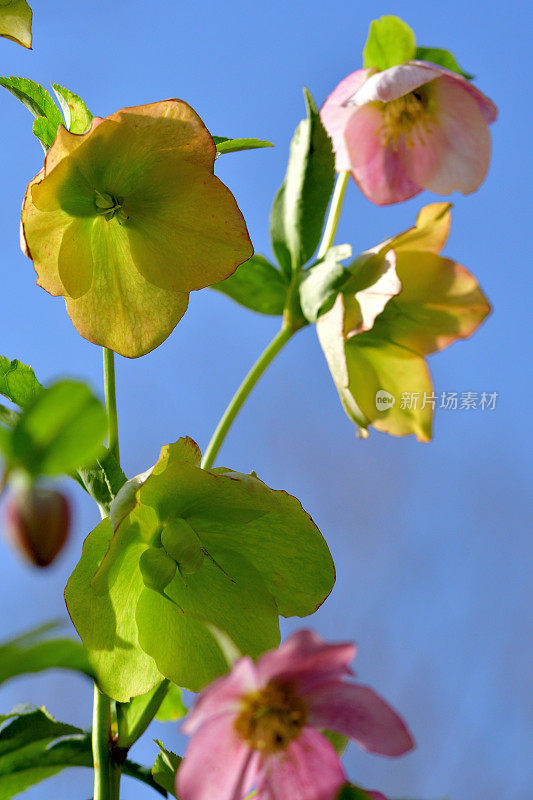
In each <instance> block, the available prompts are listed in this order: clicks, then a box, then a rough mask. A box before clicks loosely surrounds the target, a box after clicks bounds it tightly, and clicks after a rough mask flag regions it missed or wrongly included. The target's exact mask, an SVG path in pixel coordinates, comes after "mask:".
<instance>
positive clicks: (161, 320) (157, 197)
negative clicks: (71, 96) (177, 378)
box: [21, 100, 253, 358]
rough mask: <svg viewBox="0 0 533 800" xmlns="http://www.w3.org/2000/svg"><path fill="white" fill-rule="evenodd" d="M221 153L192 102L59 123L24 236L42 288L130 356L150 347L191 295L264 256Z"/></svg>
mask: <svg viewBox="0 0 533 800" xmlns="http://www.w3.org/2000/svg"><path fill="white" fill-rule="evenodd" d="M215 155H216V148H215V144H214V142H213V139H212V137H211V135H210V134H209V132H208V131H207V129H206V127H205V125H204V124H203V122H202V120H201V119H200V117H199V116H198V115H197V114H196V112H195V111H193V109H192V108H191V107H190V106H189V105H187V103H184V102H183V101H181V100H165V101H162V102H159V103H151V104H149V105H145V106H136V107H132V108H124V109H122V110H120V111H117V112H116V113H115V114H112V115H111V116H110V117H106V118H105V119H101V118H95V119H94V120H93V122H92V124H91V127H90V128H89V130H88V131H87V132H86V133H83V134H72V133H69V132H68V131H67V130H66V129H65V128H64V127H63V126H60V128H59V131H58V135H57V138H56V140H55V142H54V144H53V146H52V147H51V148H50V150H49V152H48V154H47V156H46V159H45V164H44V169H43V170H42V171H41V172H40V173H39V174H38V175H37V176H36V178H34V180H33V181H31V183H30V184H29V186H28V188H27V190H26V196H25V199H24V205H23V209H22V227H21V239H22V247H23V250H24V251H25V252H26V254H27V255H28V256H29V257H30V258H31V259H32V260H33V263H34V266H35V270H36V272H37V276H38V278H37V283H38V284H39V286H42V287H43V289H46V291H47V292H49V293H50V294H52V295H56V296H57V295H62V296H63V297H64V298H65V301H66V305H67V311H68V314H69V316H70V318H71V320H72V322H73V323H74V325H75V327H76V328H77V330H78V331H79V333H80V334H81V335H82V336H83V337H84V338H86V339H88V340H89V341H91V342H94V343H95V344H99V345H102V346H104V347H108V348H110V349H111V350H114V351H115V352H117V353H120V354H121V355H123V356H127V357H129V358H136V357H137V356H142V355H144V354H145V353H148V352H150V350H153V349H154V348H155V347H157V346H158V345H160V344H161V342H163V341H164V340H165V339H166V338H167V337H168V336H169V334H170V333H171V331H172V330H173V328H174V327H175V325H176V324H177V323H178V321H179V320H180V319H181V317H182V316H183V314H184V313H185V311H186V309H187V304H188V300H189V292H191V291H193V290H195V289H202V288H203V287H205V286H209V285H210V284H212V283H217V282H218V281H221V280H224V278H227V277H228V276H229V275H231V274H232V273H233V272H234V271H235V270H236V268H237V267H238V266H239V265H240V264H242V263H243V262H244V261H247V260H248V258H250V256H251V255H252V253H253V247H252V244H251V242H250V237H249V236H248V231H247V229H246V223H245V221H244V218H243V216H242V214H241V212H240V210H239V208H238V206H237V203H236V201H235V198H234V197H233V195H232V193H231V192H230V190H229V189H228V188H227V186H225V185H224V184H223V183H222V182H221V181H220V180H219V179H218V178H217V177H215V175H214V174H213V166H214V161H215Z"/></svg>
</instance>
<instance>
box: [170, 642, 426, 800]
mask: <svg viewBox="0 0 533 800" xmlns="http://www.w3.org/2000/svg"><path fill="white" fill-rule="evenodd" d="M355 653H356V648H355V646H354V645H353V644H350V643H347V644H345V643H340V644H327V643H326V642H324V641H323V639H321V637H320V636H318V635H317V634H316V633H313V632H311V631H300V632H298V633H296V634H294V635H293V636H291V637H290V638H289V639H287V641H286V642H285V643H284V644H283V645H282V646H281V647H279V648H278V649H277V650H271V651H269V652H268V653H265V654H264V655H263V656H261V658H260V659H259V660H258V662H257V664H254V663H253V661H252V660H251V659H250V658H248V657H244V658H241V659H239V661H237V662H236V664H235V666H234V667H233V670H232V671H231V673H230V674H229V675H227V676H224V677H222V678H219V679H218V680H217V681H215V682H214V683H212V684H211V686H209V687H208V688H207V689H206V690H205V691H203V692H202V694H201V695H200V697H199V699H198V700H197V702H196V704H195V706H194V708H193V710H192V712H191V713H190V714H189V716H188V718H187V720H186V721H185V723H184V725H183V730H184V732H185V733H187V734H188V735H190V736H192V739H191V741H190V743H189V746H188V748H187V751H186V753H185V758H184V760H183V762H182V764H181V766H180V769H179V770H178V774H177V778H176V789H177V795H178V797H180V798H181V800H213V798H215V797H216V798H217V800H242V798H243V797H245V796H246V794H247V793H248V792H249V791H250V790H251V789H252V787H254V786H255V787H256V789H257V800H333V798H334V797H335V796H336V794H337V792H338V791H339V789H340V788H341V786H343V784H344V783H346V776H345V774H344V770H343V768H342V764H341V761H340V758H339V756H338V754H337V752H336V750H335V749H334V747H333V745H332V744H331V743H330V741H329V740H328V739H327V738H326V736H325V735H324V734H323V733H322V732H321V731H322V730H324V729H326V730H330V731H336V732H338V733H340V734H342V735H343V736H346V737H349V738H350V739H353V740H354V741H355V742H357V744H359V745H360V746H361V747H362V748H364V749H365V750H369V751H370V752H373V753H379V754H381V755H386V756H400V755H402V754H403V753H406V752H407V751H408V750H411V748H412V747H413V746H414V744H413V740H412V738H411V735H410V733H409V731H408V730H407V728H406V726H405V724H404V722H403V721H402V720H401V719H400V717H399V716H398V714H396V712H395V711H394V710H393V709H392V708H391V707H390V706H389V705H388V704H387V703H386V702H385V701H384V700H383V699H382V698H381V697H379V695H377V694H376V693H375V692H374V691H373V690H372V689H370V688H369V687H368V686H363V685H361V684H358V683H353V682H348V681H347V680H346V678H347V677H348V676H349V675H352V674H353V673H352V670H351V669H350V667H349V666H348V665H349V663H350V662H351V661H352V660H353V658H354V657H355ZM377 797H379V795H377Z"/></svg>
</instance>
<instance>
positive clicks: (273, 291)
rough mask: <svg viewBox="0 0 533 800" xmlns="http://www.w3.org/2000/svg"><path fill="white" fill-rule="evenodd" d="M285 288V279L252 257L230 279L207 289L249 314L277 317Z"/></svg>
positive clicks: (269, 265)
mask: <svg viewBox="0 0 533 800" xmlns="http://www.w3.org/2000/svg"><path fill="white" fill-rule="evenodd" d="M288 287H289V285H288V282H287V279H286V277H285V275H284V274H283V273H281V272H280V271H279V269H276V267H275V266H273V264H271V263H270V262H269V261H267V260H266V258H264V257H263V256H261V255H253V256H252V257H251V258H250V259H249V260H248V261H245V262H244V264H241V266H240V267H238V268H237V270H236V272H234V273H233V275H230V277H229V278H226V280H225V281H222V282H221V283H215V284H214V285H213V286H212V287H211V288H212V289H216V290H217V291H218V292H222V293H223V294H226V295H227V296H228V297H231V299H232V300H235V302H236V303H239V304H240V305H241V306H245V307H246V308H249V309H251V310H252V311H257V312H259V313H260V314H272V315H281V314H283V309H284V306H285V300H286V298H287V291H288Z"/></svg>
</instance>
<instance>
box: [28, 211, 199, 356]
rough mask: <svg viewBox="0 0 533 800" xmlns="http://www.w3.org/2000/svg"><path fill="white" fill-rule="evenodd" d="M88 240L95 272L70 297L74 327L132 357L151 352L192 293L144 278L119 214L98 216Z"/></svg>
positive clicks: (94, 340) (177, 320)
mask: <svg viewBox="0 0 533 800" xmlns="http://www.w3.org/2000/svg"><path fill="white" fill-rule="evenodd" d="M83 246H84V247H88V248H90V249H92V258H93V263H94V275H93V282H92V286H91V291H90V292H87V293H86V294H84V295H82V296H81V297H79V298H77V299H75V298H71V297H69V296H67V297H66V298H65V299H66V304H67V312H68V314H69V316H70V318H71V320H72V322H73V323H74V325H75V327H76V328H77V330H78V331H79V333H80V334H81V335H82V336H83V337H84V338H86V339H88V340H89V341H90V342H93V343H94V344H99V345H102V346H103V347H109V348H111V349H112V350H114V351H115V352H116V353H119V354H120V355H123V356H126V357H127V358H136V357H137V356H140V355H144V354H145V353H149V352H150V351H151V350H153V349H154V348H155V347H157V346H158V345H159V344H161V342H163V341H164V340H165V339H166V338H167V336H168V335H169V334H170V333H171V331H172V330H173V328H174V327H175V326H176V325H177V323H178V322H179V320H180V319H181V317H182V316H183V314H184V313H185V311H186V310H187V305H188V301H189V296H188V295H187V294H185V293H183V292H169V291H167V290H164V289H159V288H158V287H157V286H154V285H153V284H151V283H148V281H146V280H145V278H143V276H142V275H141V274H140V273H139V271H138V270H137V268H136V266H135V264H134V263H133V260H132V258H131V253H130V247H129V241H128V238H127V232H126V230H125V227H124V226H123V225H120V224H119V223H118V222H117V221H116V220H111V222H107V221H106V220H105V219H104V218H103V217H99V218H98V219H95V220H93V226H92V229H91V239H90V240H89V241H88V242H83ZM36 268H37V270H38V271H39V269H38V267H37V264H36ZM154 309H157V313H154Z"/></svg>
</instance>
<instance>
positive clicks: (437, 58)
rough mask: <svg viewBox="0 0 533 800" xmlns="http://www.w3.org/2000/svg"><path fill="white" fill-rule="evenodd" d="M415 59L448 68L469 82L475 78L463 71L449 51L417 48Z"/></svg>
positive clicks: (438, 48)
mask: <svg viewBox="0 0 533 800" xmlns="http://www.w3.org/2000/svg"><path fill="white" fill-rule="evenodd" d="M415 58H416V59H417V60H418V61H429V62H430V63H431V64H438V65H439V66H440V67H446V69H449V70H451V71H452V72H457V73H458V74H459V75H462V76H463V78H466V79H467V80H468V81H471V80H472V79H473V77H474V76H473V75H470V74H469V73H468V72H465V71H464V70H463V69H461V67H460V66H459V64H458V63H457V60H456V58H455V56H454V55H453V53H450V51H449V50H443V49H442V48H441V47H417V48H416V53H415Z"/></svg>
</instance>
